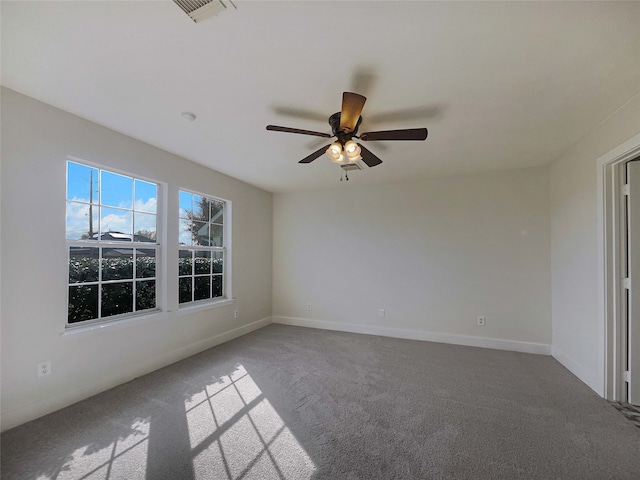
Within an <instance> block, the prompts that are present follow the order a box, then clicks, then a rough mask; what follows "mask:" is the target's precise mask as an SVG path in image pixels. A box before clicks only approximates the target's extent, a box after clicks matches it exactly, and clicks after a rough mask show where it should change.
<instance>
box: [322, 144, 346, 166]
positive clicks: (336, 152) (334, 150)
mask: <svg viewBox="0 0 640 480" xmlns="http://www.w3.org/2000/svg"><path fill="white" fill-rule="evenodd" d="M326 153H327V157H329V158H330V159H331V161H332V162H336V163H341V162H342V160H343V159H344V155H343V154H342V145H340V142H333V143H332V144H331V145H329V148H327V152H326Z"/></svg>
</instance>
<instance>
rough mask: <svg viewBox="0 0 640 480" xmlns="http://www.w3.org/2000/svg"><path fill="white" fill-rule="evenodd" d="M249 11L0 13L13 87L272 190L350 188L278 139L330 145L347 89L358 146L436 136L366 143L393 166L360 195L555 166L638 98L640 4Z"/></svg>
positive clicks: (112, 7) (293, 6)
mask: <svg viewBox="0 0 640 480" xmlns="http://www.w3.org/2000/svg"><path fill="white" fill-rule="evenodd" d="M235 4H236V5H237V7H238V8H237V10H233V9H232V8H230V9H228V10H226V11H224V12H223V13H221V14H220V15H218V16H217V17H213V18H209V19H207V20H204V21H202V22H201V23H198V24H195V23H194V22H193V21H191V20H190V19H189V18H188V17H187V16H186V15H185V14H184V13H183V12H182V11H181V10H180V9H179V8H178V7H177V6H176V5H175V4H174V3H173V2H170V1H154V2H148V1H143V2H134V1H124V2H113V1H107V2H100V1H75V2H57V1H45V2H26V1H18V2H7V1H2V4H1V8H2V11H1V15H2V24H1V28H2V38H1V40H2V84H3V85H5V86H6V87H9V88H11V89H14V90H16V91H18V92H21V93H24V94H26V95H29V96H31V97H34V98H36V99H39V100H42V101H44V102H46V103H49V104H51V105H54V106H57V107H59V108H62V109H64V110H66V111H69V112H71V113H74V114H76V115H79V116H81V117H84V118H87V119H89V120H92V121H94V122H97V123H99V124H102V125H105V126H107V127H110V128H112V129H114V130H117V131H120V132H123V133H125V134H127V135H130V136H132V137H134V138H137V139H140V140H142V141H145V142H147V143H150V144H152V145H156V146H158V147H160V148H163V149H165V150H168V151H170V152H173V153H176V154H178V155H180V156H182V157H185V158H187V159H190V160H193V161H195V162H198V163H201V164H203V165H206V166H208V167H211V168H213V169H215V170H218V171H220V172H223V173H226V174H228V175H231V176H233V177H236V178H239V179H241V180H244V181H246V182H248V183H251V184H253V185H256V186H259V187H261V188H264V189H266V190H269V191H273V192H277V191H289V190H303V189H317V188H327V187H335V186H336V185H337V184H339V178H340V168H339V167H337V166H336V165H334V164H332V163H330V161H329V160H328V158H326V157H324V156H323V157H320V158H319V159H318V160H316V161H315V162H313V163H311V164H308V165H301V164H298V163H297V161H298V160H300V159H302V158H303V157H305V156H307V155H308V154H309V153H311V152H312V151H314V150H316V149H318V148H319V147H320V146H322V145H323V142H322V140H323V139H318V138H317V137H310V136H302V135H294V134H288V133H279V132H268V131H266V130H265V126H266V125H267V124H276V125H284V126H289V127H295V128H303V129H310V130H319V131H324V132H327V133H329V132H330V127H329V125H328V123H327V119H328V117H329V115H331V114H332V113H334V112H337V111H339V110H340V103H341V97H342V92H343V91H352V90H353V89H356V90H357V91H358V93H362V94H364V95H365V96H367V97H368V100H367V104H366V105H365V107H364V111H363V113H362V116H363V125H362V126H361V128H360V132H365V131H367V130H384V129H397V128H415V127H427V128H428V129H429V138H428V139H427V141H426V142H369V143H367V144H366V146H367V147H368V148H369V149H370V150H371V151H373V152H374V153H376V154H377V155H378V156H379V157H381V158H382V160H383V161H384V163H382V164H381V165H379V166H377V167H374V168H371V169H365V170H363V171H361V172H353V173H352V174H351V175H350V178H351V181H350V184H351V183H379V182H387V181H399V180H404V179H416V178H420V177H423V176H435V175H453V174H465V173H474V172H480V171H487V170H498V169H509V168H520V167H528V166H535V165H545V164H548V163H550V162H552V161H553V160H554V159H556V158H558V156H560V155H561V154H562V153H563V152H564V151H565V150H566V149H567V148H569V147H570V146H571V145H572V144H574V143H575V142H577V141H578V140H579V139H581V138H582V137H584V136H586V135H588V134H589V133H590V132H591V131H592V130H593V129H594V128H597V125H598V124H599V123H600V122H601V121H602V120H604V119H605V118H606V117H607V116H609V115H611V114H612V113H613V112H614V111H615V110H616V109H617V108H619V107H620V106H622V105H623V104H624V103H625V102H627V101H628V100H629V99H630V98H631V97H633V96H634V95H636V94H638V92H639V91H640V2H621V3H618V2H602V3H599V2H540V3H529V2H495V3H493V2H491V3H489V2H468V3H467V2H399V1H388V2H382V1H355V2H344V1H342V2H330V1H319V2H311V1H284V2H275V1H260V2H248V1H242V0H237V1H235ZM229 6H230V5H229ZM183 111H191V112H194V113H195V114H196V115H197V117H198V118H197V120H196V121H195V122H188V121H186V120H184V119H183V118H182V117H181V116H180V113H181V112H183ZM318 140H320V141H318ZM324 143H325V144H327V143H329V142H327V141H326V139H325V142H324ZM381 144H382V145H381ZM343 185H344V183H343Z"/></svg>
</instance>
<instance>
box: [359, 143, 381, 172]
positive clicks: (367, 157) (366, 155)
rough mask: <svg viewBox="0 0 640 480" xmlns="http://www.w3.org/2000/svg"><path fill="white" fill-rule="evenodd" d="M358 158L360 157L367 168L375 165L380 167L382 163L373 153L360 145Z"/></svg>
mask: <svg viewBox="0 0 640 480" xmlns="http://www.w3.org/2000/svg"><path fill="white" fill-rule="evenodd" d="M358 145H360V144H358ZM360 156H361V157H362V161H363V162H364V163H366V164H367V166H368V167H375V166H376V165H380V164H381V163H382V160H380V159H379V158H378V157H376V156H375V155H374V154H373V153H371V152H370V151H369V150H367V149H366V148H364V146H363V145H360Z"/></svg>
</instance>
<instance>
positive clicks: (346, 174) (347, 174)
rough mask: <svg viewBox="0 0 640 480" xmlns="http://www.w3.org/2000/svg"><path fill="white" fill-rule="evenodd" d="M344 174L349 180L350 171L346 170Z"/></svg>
mask: <svg viewBox="0 0 640 480" xmlns="http://www.w3.org/2000/svg"><path fill="white" fill-rule="evenodd" d="M344 176H345V177H346V178H347V182H348V181H349V172H344Z"/></svg>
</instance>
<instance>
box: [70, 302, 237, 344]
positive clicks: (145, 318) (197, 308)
mask: <svg viewBox="0 0 640 480" xmlns="http://www.w3.org/2000/svg"><path fill="white" fill-rule="evenodd" d="M235 301H236V299H235V298H230V299H229V298H225V299H223V300H218V301H215V302H207V303H199V304H197V305H189V306H184V307H180V308H179V309H178V310H177V311H174V312H161V311H160V310H154V311H151V312H147V313H142V314H140V315H133V316H130V317H126V318H117V319H114V320H107V321H104V322H100V323H92V324H90V325H69V326H67V327H66V328H65V330H64V332H62V333H61V334H60V335H62V336H67V335H76V334H78V333H86V332H92V331H96V330H102V329H104V328H109V329H115V328H118V327H119V328H122V327H126V326H128V325H129V324H131V323H146V322H151V321H156V320H161V319H164V318H167V317H168V316H169V315H170V314H171V313H175V314H176V315H178V316H183V315H190V314H192V313H198V312H202V311H205V310H210V309H212V308H218V307H226V306H228V305H233V304H234V303H235Z"/></svg>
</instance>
